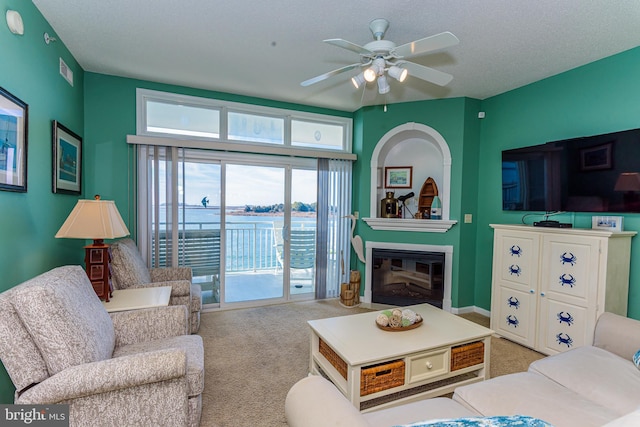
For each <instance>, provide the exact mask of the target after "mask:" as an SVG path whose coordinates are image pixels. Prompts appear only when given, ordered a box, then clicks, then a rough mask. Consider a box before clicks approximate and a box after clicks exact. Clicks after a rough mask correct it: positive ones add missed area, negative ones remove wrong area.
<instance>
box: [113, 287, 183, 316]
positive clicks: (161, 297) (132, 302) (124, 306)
mask: <svg viewBox="0 0 640 427" xmlns="http://www.w3.org/2000/svg"><path fill="white" fill-rule="evenodd" d="M169 297H171V286H158V287H156V288H153V287H152V288H135V289H116V290H114V291H113V296H112V297H111V298H110V300H109V302H105V301H102V305H104V307H105V308H106V309H107V311H108V312H109V313H111V312H114V311H126V310H139V309H141V308H152V307H162V306H166V305H169Z"/></svg>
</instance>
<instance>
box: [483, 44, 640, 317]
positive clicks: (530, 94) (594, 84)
mask: <svg viewBox="0 0 640 427" xmlns="http://www.w3.org/2000/svg"><path fill="white" fill-rule="evenodd" d="M638 100H640V48H635V49H632V50H629V51H626V52H623V53H621V54H618V55H615V56H612V57H609V58H605V59H603V60H600V61H597V62H594V63H591V64H588V65H586V66H583V67H580V68H576V69H574V70H571V71H568V72H565V73H563V74H560V75H557V76H554V77H551V78H548V79H545V80H542V81H539V82H536V83H533V84H531V85H528V86H525V87H523V88H520V89H517V90H513V91H511V92H508V93H504V94H502V95H499V96H495V97H493V98H490V99H487V100H484V101H483V102H482V109H483V110H484V111H485V112H486V118H485V119H483V120H482V122H481V131H480V139H481V147H480V148H481V149H480V157H479V159H480V162H479V175H478V176H479V177H481V179H480V183H481V185H480V187H479V190H480V191H479V195H478V201H479V202H478V233H477V243H476V247H477V251H476V253H477V262H476V284H475V304H476V305H477V306H480V307H482V308H486V309H489V308H490V305H491V303H490V298H491V292H490V289H491V259H492V254H491V250H490V248H491V247H492V246H493V242H492V237H493V233H492V230H491V228H490V227H489V224H492V223H520V222H521V217H522V215H521V214H519V213H508V212H503V211H502V206H501V168H500V161H501V158H500V154H501V151H502V150H504V149H505V148H513V147H521V146H526V145H533V144H541V143H544V142H548V141H554V140H559V139H564V138H572V137H577V136H585V135H594V134H601V133H607V132H614V131H618V130H625V129H631V128H638V127H640V102H638ZM637 155H638V156H640V144H639V146H638V151H637ZM624 217H625V218H624V228H625V230H631V231H640V215H638V214H630V215H624ZM538 219H540V217H533V218H529V220H528V223H531V221H533V220H538ZM561 219H562V220H563V221H566V222H573V223H574V226H576V227H581V228H591V215H590V214H570V215H566V216H565V217H564V218H561ZM632 242H633V243H632V249H631V252H632V254H631V256H632V257H631V279H630V290H629V312H628V315H629V317H633V318H635V319H640V236H638V237H635V238H634V239H633V240H632Z"/></svg>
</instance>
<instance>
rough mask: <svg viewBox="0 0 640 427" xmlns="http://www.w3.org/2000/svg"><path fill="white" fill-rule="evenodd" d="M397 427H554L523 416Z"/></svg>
mask: <svg viewBox="0 0 640 427" xmlns="http://www.w3.org/2000/svg"><path fill="white" fill-rule="evenodd" d="M395 427H553V426H552V425H551V424H549V423H548V422H546V421H543V420H541V419H539V418H533V417H527V416H523V415H512V416H495V417H466V418H455V419H446V420H444V419H440V420H431V421H421V422H418V423H414V424H407V425H404V426H395Z"/></svg>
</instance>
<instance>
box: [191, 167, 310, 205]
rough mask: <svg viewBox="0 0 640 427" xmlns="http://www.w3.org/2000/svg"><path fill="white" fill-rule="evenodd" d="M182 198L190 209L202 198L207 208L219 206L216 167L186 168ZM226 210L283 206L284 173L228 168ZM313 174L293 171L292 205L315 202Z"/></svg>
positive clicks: (272, 169)
mask: <svg viewBox="0 0 640 427" xmlns="http://www.w3.org/2000/svg"><path fill="white" fill-rule="evenodd" d="M185 168H186V170H185V175H186V178H185V181H186V186H185V190H186V193H185V198H186V203H187V204H190V205H197V204H200V202H201V200H202V198H203V197H207V198H208V199H209V204H210V206H219V205H220V197H219V195H220V180H219V176H220V169H221V166H220V165H217V164H207V163H195V162H193V163H187V164H186V165H185ZM226 179H227V194H226V203H227V206H244V205H273V204H279V203H283V202H284V169H283V168H277V167H271V166H247V165H228V166H227V176H226ZM316 179H317V178H316V172H315V171H309V170H301V169H294V170H293V174H292V197H291V201H292V202H303V203H314V202H316V193H317V189H316V187H317V182H316Z"/></svg>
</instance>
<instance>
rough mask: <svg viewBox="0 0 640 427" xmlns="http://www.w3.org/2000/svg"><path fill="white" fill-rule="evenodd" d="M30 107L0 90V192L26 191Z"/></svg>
mask: <svg viewBox="0 0 640 427" xmlns="http://www.w3.org/2000/svg"><path fill="white" fill-rule="evenodd" d="M28 116H29V106H28V105H27V104H26V103H24V102H22V101H21V100H20V99H18V98H17V97H15V96H13V95H12V94H11V93H9V92H7V91H6V90H5V89H3V88H1V87H0V190H5V191H16V192H20V193H26V192H27V140H28V138H27V130H28V129H29V123H28Z"/></svg>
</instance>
